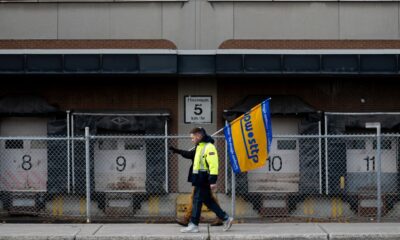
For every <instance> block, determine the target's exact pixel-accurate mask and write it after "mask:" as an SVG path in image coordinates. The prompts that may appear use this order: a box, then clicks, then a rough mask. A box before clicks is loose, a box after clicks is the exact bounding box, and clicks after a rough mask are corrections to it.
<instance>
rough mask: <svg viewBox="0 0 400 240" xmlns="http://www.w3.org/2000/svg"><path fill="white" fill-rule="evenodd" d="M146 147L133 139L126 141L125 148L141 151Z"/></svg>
mask: <svg viewBox="0 0 400 240" xmlns="http://www.w3.org/2000/svg"><path fill="white" fill-rule="evenodd" d="M143 149H144V146H143V144H141V143H139V142H137V141H132V139H131V140H127V141H126V142H125V150H136V151H141V150H143Z"/></svg>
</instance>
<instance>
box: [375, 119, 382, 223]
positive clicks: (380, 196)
mask: <svg viewBox="0 0 400 240" xmlns="http://www.w3.org/2000/svg"><path fill="white" fill-rule="evenodd" d="M376 141H377V143H376V152H377V171H376V179H377V182H376V184H377V195H378V196H377V197H378V199H377V205H378V211H377V215H378V216H377V222H380V221H381V215H382V189H381V128H380V126H379V127H378V128H377V136H376Z"/></svg>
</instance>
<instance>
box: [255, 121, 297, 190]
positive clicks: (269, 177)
mask: <svg viewBox="0 0 400 240" xmlns="http://www.w3.org/2000/svg"><path fill="white" fill-rule="evenodd" d="M271 121H272V127H273V134H274V135H297V134H298V133H299V130H298V126H299V122H300V120H299V119H297V118H278V117H272V119H271ZM248 181H249V184H248V186H249V192H298V191H299V141H298V139H295V138H273V140H272V146H271V153H270V156H269V158H268V161H267V163H266V165H265V166H264V167H263V168H259V169H256V170H253V171H250V172H249V173H248Z"/></svg>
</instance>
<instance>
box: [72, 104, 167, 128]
mask: <svg viewBox="0 0 400 240" xmlns="http://www.w3.org/2000/svg"><path fill="white" fill-rule="evenodd" d="M72 114H73V115H74V126H75V129H76V130H78V131H79V130H83V129H84V128H85V127H89V128H90V130H91V132H92V133H97V132H98V131H99V130H103V131H117V132H126V133H143V134H144V133H146V134H160V133H164V131H165V121H166V119H167V118H168V117H169V116H170V113H169V111H167V110H165V109H160V110H135V111H110V110H107V111H74V112H73V113H72Z"/></svg>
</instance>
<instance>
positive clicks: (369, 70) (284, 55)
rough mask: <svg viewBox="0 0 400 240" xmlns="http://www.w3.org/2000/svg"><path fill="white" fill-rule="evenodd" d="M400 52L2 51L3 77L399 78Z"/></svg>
mask: <svg viewBox="0 0 400 240" xmlns="http://www.w3.org/2000/svg"><path fill="white" fill-rule="evenodd" d="M399 55H400V50H397V49H393V50H390V49H376V50H245V49H242V50H210V51H204V50H188V51H182V50H161V49H160V50H157V49H154V50H147V51H146V50H121V49H119V50H118V49H115V50H113V49H108V50H101V49H95V50H90V49H89V50H29V49H27V50H0V74H132V75H140V74H141V75H145V74H165V75H232V74H233V75H240V74H242V75H243V74H244V75H254V74H265V75H289V74H292V75H293V74H299V75H301V74H314V75H315V74H329V75H343V74H350V75H398V74H399V73H400V65H399V61H398V59H399Z"/></svg>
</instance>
